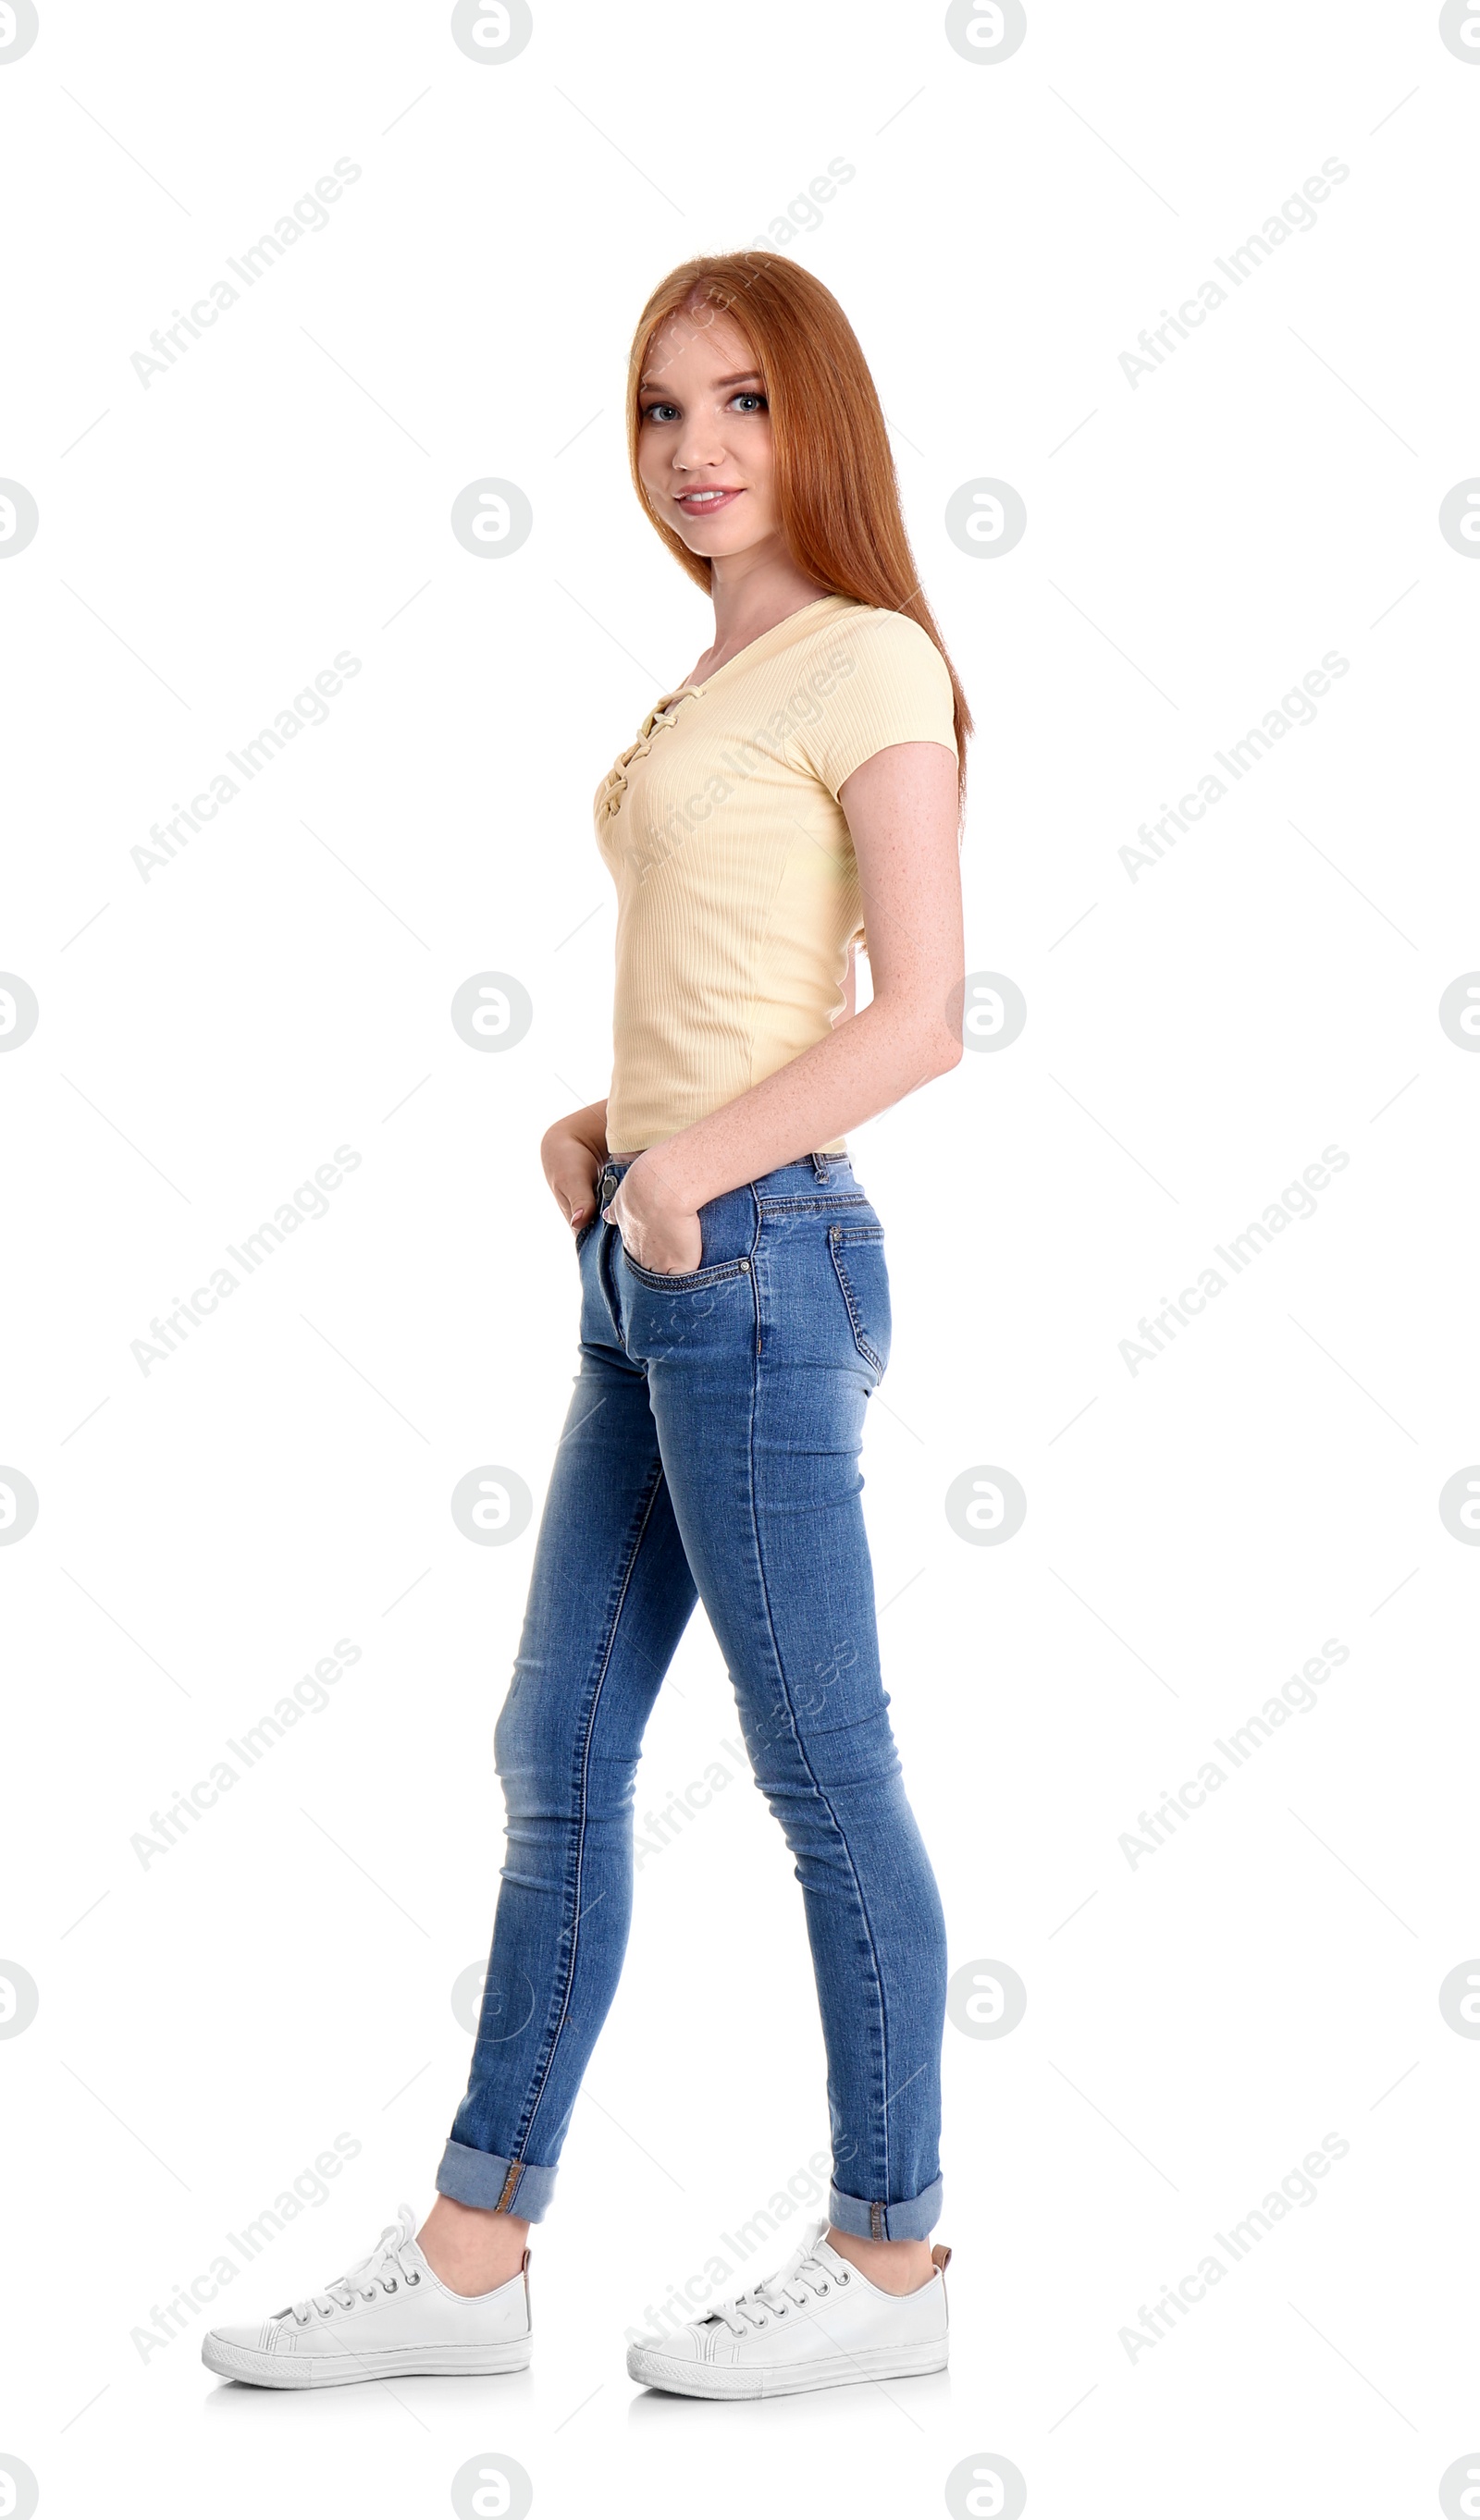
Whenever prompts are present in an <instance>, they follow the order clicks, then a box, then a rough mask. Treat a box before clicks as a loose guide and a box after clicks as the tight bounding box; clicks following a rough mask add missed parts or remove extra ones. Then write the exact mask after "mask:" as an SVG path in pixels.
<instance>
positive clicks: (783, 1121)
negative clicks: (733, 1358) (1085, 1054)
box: [611, 743, 964, 1272]
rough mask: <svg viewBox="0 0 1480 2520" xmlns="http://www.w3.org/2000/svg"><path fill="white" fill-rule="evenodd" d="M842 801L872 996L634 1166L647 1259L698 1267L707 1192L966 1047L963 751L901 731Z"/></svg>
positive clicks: (750, 1173) (633, 1237) (621, 1200)
mask: <svg viewBox="0 0 1480 2520" xmlns="http://www.w3.org/2000/svg"><path fill="white" fill-rule="evenodd" d="M839 801H840V802H841V805H842V808H843V811H844V813H845V814H846V815H847V818H848V829H849V831H850V832H851V833H852V836H853V847H854V853H855V855H856V857H857V860H858V872H859V882H860V887H861V890H862V895H863V908H864V923H865V927H866V929H867V932H868V937H869V960H870V965H871V967H872V971H873V977H874V997H873V1001H872V1003H871V1004H870V1005H869V1006H867V1007H865V1008H864V1010H863V1012H862V1013H861V1014H854V1013H851V1012H849V1013H848V1014H846V1015H840V1016H839V1017H838V1019H837V1021H836V1023H835V1025H834V1027H833V1029H832V1031H831V1032H830V1033H829V1034H828V1035H827V1036H826V1038H825V1039H824V1040H822V1041H819V1042H814V1043H813V1045H812V1047H811V1049H810V1050H806V1051H803V1052H802V1054H801V1056H800V1057H797V1058H793V1059H790V1060H788V1061H787V1063H786V1065H785V1067H780V1068H778V1069H777V1070H776V1071H775V1073H774V1074H773V1075H771V1076H767V1077H764V1078H763V1079H762V1081H761V1083H760V1084H759V1085H753V1086H751V1087H750V1089H749V1091H748V1092H747V1093H744V1094H739V1095H737V1096H736V1098H735V1101H734V1102H726V1103H723V1104H722V1105H721V1107H720V1108H719V1109H718V1110H717V1111H711V1112H709V1113H708V1114H707V1116H706V1117H705V1118H704V1119H702V1120H698V1121H695V1124H694V1126H693V1127H692V1128H689V1129H681V1130H680V1131H679V1132H678V1134H677V1136H675V1137H672V1138H667V1139H664V1141H663V1142H662V1144H661V1145H660V1146H658V1147H650V1148H648V1150H647V1151H646V1153H644V1154H642V1155H640V1156H639V1157H638V1159H637V1161H636V1162H635V1163H634V1164H632V1165H631V1166H630V1167H629V1169H628V1171H627V1172H626V1173H625V1174H624V1175H623V1178H622V1183H621V1187H620V1189H619V1190H618V1192H617V1194H616V1197H615V1199H614V1200H613V1202H612V1209H611V1213H612V1216H613V1219H614V1221H615V1223H616V1224H617V1225H618V1226H619V1228H620V1229H621V1235H622V1239H623V1242H624V1243H625V1244H626V1246H627V1249H628V1250H629V1252H630V1253H631V1255H632V1257H633V1258H634V1259H635V1260H637V1261H639V1262H640V1263H641V1264H642V1266H643V1267H644V1268H649V1269H659V1270H663V1271H667V1272H675V1271H680V1270H685V1269H695V1268H697V1266H698V1263H699V1253H700V1247H701V1237H700V1232H699V1224H698V1216H697V1210H698V1209H699V1208H700V1207H702V1206H703V1204H704V1202H705V1200H706V1199H711V1198H717V1197H718V1196H719V1194H720V1193H721V1192H722V1191H727V1190H735V1189H737V1188H738V1187H739V1186H740V1183H741V1182H747V1181H753V1180H755V1179H756V1177H757V1176H758V1175H759V1174H761V1173H767V1172H771V1171H772V1170H774V1168H775V1167H776V1166H777V1165H778V1164H785V1163H792V1162H794V1161H795V1159H796V1158H797V1156H799V1155H805V1154H809V1153H810V1152H811V1151H812V1149H813V1148H815V1147H821V1146H824V1145H826V1143H827V1141H828V1140H829V1139H830V1138H837V1137H841V1136H843V1135H844V1133H845V1132H846V1131H847V1130H849V1129H852V1128H856V1127H857V1126H858V1125H859V1123H860V1122H861V1121H864V1120H869V1119H872V1118H873V1117H874V1114H875V1112H877V1111H886V1110H888V1109H889V1107H890V1105H891V1104H892V1103H895V1102H900V1101H902V1100H903V1098H904V1097H905V1096H906V1095H907V1094H913V1093H914V1092H915V1090H916V1088H917V1087H918V1086H920V1085H924V1084H926V1083H927V1082H928V1081H929V1079H930V1078H931V1077H933V1076H940V1075H942V1074H943V1073H944V1072H945V1070H946V1069H947V1068H951V1067H955V1066H956V1065H957V1063H958V1061H959V1060H960V1058H961V1056H962V1040H961V1004H962V983H963V979H964V940H963V922H962V901H961V872H960V855H959V849H958V843H957V787H956V763H955V760H954V758H953V756H952V754H951V753H949V752H948V751H947V750H946V748H945V746H944V745H943V744H939V743H896V744H891V745H890V746H889V747H888V749H887V750H886V751H883V752H876V753H875V755H874V757H873V759H872V760H870V761H866V762H864V763H863V764H862V766H861V767H860V768H859V769H857V770H855V771H854V773H853V775H852V777H851V778H850V779H847V780H845V781H844V782H843V786H842V788H841V790H840V794H839ZM849 979H850V984H851V979H852V967H851V962H850V967H849ZM850 997H851V987H850Z"/></svg>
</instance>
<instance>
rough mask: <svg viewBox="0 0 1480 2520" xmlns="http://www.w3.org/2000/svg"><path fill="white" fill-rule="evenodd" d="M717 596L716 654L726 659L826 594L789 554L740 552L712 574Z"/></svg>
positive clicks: (713, 591) (720, 562)
mask: <svg viewBox="0 0 1480 2520" xmlns="http://www.w3.org/2000/svg"><path fill="white" fill-rule="evenodd" d="M709 591H710V593H711V595H712V596H713V598H714V646H713V649H712V650H711V651H710V652H711V654H712V655H715V656H719V657H724V656H728V655H730V654H731V653H732V652H734V651H736V650H738V649H740V648H747V647H748V646H749V645H750V642H751V640H752V639H760V638H763V637H764V635H765V633H766V632H767V631H768V630H773V629H774V628H775V627H776V624H777V622H778V621H785V618H786V616H787V614H788V613H792V612H799V611H800V610H801V608H802V607H803V605H806V604H815V603H816V602H817V601H818V599H819V597H821V596H824V595H826V594H827V592H828V589H827V588H826V587H825V586H819V585H818V583H817V580H816V579H815V578H812V577H809V576H808V575H807V572H806V570H805V569H804V568H801V567H799V566H798V565H797V562H795V561H794V560H792V559H791V557H790V556H789V554H787V553H783V552H767V551H764V550H762V551H757V552H735V553H732V554H731V555H729V557H728V558H726V559H724V560H717V561H716V562H715V563H714V566H713V570H712V572H711V575H710V583H709Z"/></svg>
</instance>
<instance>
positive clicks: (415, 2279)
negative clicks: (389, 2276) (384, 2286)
mask: <svg viewBox="0 0 1480 2520" xmlns="http://www.w3.org/2000/svg"><path fill="white" fill-rule="evenodd" d="M421 2280H422V2278H421V2276H420V2275H408V2276H407V2278H406V2281H407V2282H408V2284H419V2283H420V2282H421Z"/></svg>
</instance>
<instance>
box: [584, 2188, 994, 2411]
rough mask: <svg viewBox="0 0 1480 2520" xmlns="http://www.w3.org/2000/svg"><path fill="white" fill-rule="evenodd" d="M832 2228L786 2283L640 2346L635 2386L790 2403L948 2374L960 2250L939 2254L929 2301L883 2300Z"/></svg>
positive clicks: (791, 2263)
mask: <svg viewBox="0 0 1480 2520" xmlns="http://www.w3.org/2000/svg"><path fill="white" fill-rule="evenodd" d="M827 2228H828V2226H827V2224H826V2223H814V2224H813V2225H812V2228H811V2229H810V2230H809V2231H808V2233H807V2236H806V2238H805V2239H804V2240H803V2241H802V2243H801V2246H800V2247H799V2248H798V2249H796V2250H795V2251H794V2252H793V2254H792V2255H791V2257H790V2258H788V2260H787V2262H786V2264H785V2266H784V2267H783V2269H782V2271H781V2273H780V2274H777V2275H768V2276H767V2277H766V2279H765V2280H764V2282H762V2283H758V2284H752V2285H751V2286H750V2288H749V2290H748V2291H746V2292H742V2293H738V2294H737V2295H736V2297H735V2299H734V2300H733V2301H727V2302H723V2303H722V2304H721V2305H720V2307H719V2308H718V2309H717V2310H712V2311H707V2312H706V2313H705V2314H704V2316H703V2318H695V2320H693V2321H692V2323H691V2324H690V2325H689V2326H688V2327H681V2328H679V2329H678V2330H677V2331H676V2332H675V2333H673V2334H671V2335H664V2336H652V2337H646V2338H645V2339H644V2340H643V2342H642V2344H641V2345H634V2346H631V2347H630V2348H629V2350H628V2354H627V2369H628V2371H629V2372H630V2373H631V2375H632V2378H633V2379H634V2380H641V2381H642V2383H643V2385H644V2386H645V2388H649V2389H668V2390H671V2391H673V2392H674V2393H675V2395H677V2396H678V2397H681V2398H780V2397H790V2396H792V2395H794V2394H795V2392H796V2391H798V2390H801V2389H841V2388H846V2387H847V2386H848V2385H849V2383H850V2382H853V2381H859V2380H901V2379H905V2378H909V2377H912V2376H913V2375H914V2374H915V2373H916V2372H919V2371H943V2370H944V2369H945V2367H946V2338H947V2328H948V2324H949V2321H948V2317H947V2311H946V2268H947V2266H948V2265H949V2264H950V2259H951V2252H950V2250H949V2249H946V2248H937V2249H934V2250H932V2252H931V2255H932V2256H933V2258H934V2260H935V2273H934V2274H933V2275H932V2276H931V2278H930V2281H929V2282H928V2283H927V2284H922V2285H921V2287H920V2289H919V2292H909V2293H903V2294H900V2293H891V2292H880V2291H879V2289H878V2287H877V2285H876V2284H871V2283H870V2281H869V2279H868V2277H867V2275H861V2274H860V2273H859V2272H858V2269H857V2267H851V2266H849V2264H848V2262H847V2260H846V2258H840V2257H839V2256H838V2254H837V2251H836V2250H835V2249H830V2248H829V2246H828V2243H827V2241H826V2240H825V2239H824V2238H823V2233H824V2232H825V2231H826V2229H827Z"/></svg>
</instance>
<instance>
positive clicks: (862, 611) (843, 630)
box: [817, 604, 951, 689]
mask: <svg viewBox="0 0 1480 2520" xmlns="http://www.w3.org/2000/svg"><path fill="white" fill-rule="evenodd" d="M817 636H818V638H819V639H820V640H825V641H829V642H830V645H831V646H833V647H834V648H835V649H836V651H837V652H838V656H839V660H840V662H842V661H844V660H845V669H846V670H848V671H851V672H853V673H862V674H867V675H869V676H870V677H871V678H876V679H878V680H879V681H881V682H889V681H898V682H901V683H904V684H906V685H921V684H922V685H924V686H925V687H926V688H927V689H928V688H929V687H931V686H932V685H939V684H941V683H944V684H945V686H946V687H947V689H949V688H950V682H951V676H950V673H949V670H948V668H947V665H946V660H945V658H944V656H943V655H942V654H941V652H940V650H939V649H938V648H937V646H936V645H935V642H934V640H933V639H932V638H931V636H930V634H929V632H928V631H927V630H922V629H921V628H920V626H919V622H918V621H912V620H911V619H910V617H909V614H908V613H905V612H884V611H880V610H878V609H876V608H875V607H874V606H873V605H868V604H855V605H853V606H852V607H850V608H849V610H848V611H846V612H840V613H838V614H837V615H836V616H835V618H834V619H833V620H832V621H830V622H824V623H823V624H822V626H821V627H820V629H819V630H818V633H817Z"/></svg>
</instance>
